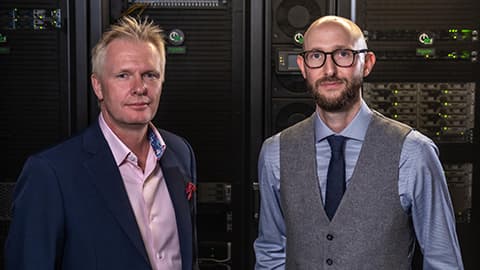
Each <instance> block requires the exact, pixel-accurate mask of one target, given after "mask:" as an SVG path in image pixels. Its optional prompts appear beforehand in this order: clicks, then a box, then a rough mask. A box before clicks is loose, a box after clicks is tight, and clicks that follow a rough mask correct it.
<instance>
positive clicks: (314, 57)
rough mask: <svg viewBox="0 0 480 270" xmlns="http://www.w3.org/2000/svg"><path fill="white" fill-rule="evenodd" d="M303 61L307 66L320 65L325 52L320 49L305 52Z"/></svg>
mask: <svg viewBox="0 0 480 270" xmlns="http://www.w3.org/2000/svg"><path fill="white" fill-rule="evenodd" d="M305 61H306V62H307V65H308V66H309V67H312V68H316V67H321V66H322V65H323V63H324V62H325V53H323V52H320V51H309V52H307V53H305Z"/></svg>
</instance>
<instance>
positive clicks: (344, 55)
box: [332, 49, 355, 67]
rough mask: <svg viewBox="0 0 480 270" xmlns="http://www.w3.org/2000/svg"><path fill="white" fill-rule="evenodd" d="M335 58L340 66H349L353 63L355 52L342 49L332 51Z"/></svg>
mask: <svg viewBox="0 0 480 270" xmlns="http://www.w3.org/2000/svg"><path fill="white" fill-rule="evenodd" d="M332 57H333V60H335V63H336V64H337V65H338V66H340V67H349V66H351V65H352V64H353V60H354V57H355V54H354V53H353V51H352V50H347V49H340V50H335V51H333V52H332Z"/></svg>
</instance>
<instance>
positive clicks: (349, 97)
mask: <svg viewBox="0 0 480 270" xmlns="http://www.w3.org/2000/svg"><path fill="white" fill-rule="evenodd" d="M327 81H342V82H343V83H344V84H345V88H344V89H342V91H341V94H340V96H339V97H336V98H328V97H327V96H325V95H323V94H322V93H321V92H320V91H318V90H317V89H318V88H319V87H320V84H321V83H323V82H327ZM362 84H363V78H362V77H360V76H359V77H354V78H352V80H351V81H348V80H347V79H340V78H337V77H328V78H324V79H319V80H317V81H315V84H312V83H310V82H307V87H308V89H309V90H310V93H311V94H312V96H313V98H314V99H315V103H316V104H317V106H318V107H319V108H320V109H322V110H324V111H327V112H340V111H346V110H348V109H349V108H350V107H351V106H352V105H353V104H355V103H356V102H357V101H359V100H360V87H361V86H362Z"/></svg>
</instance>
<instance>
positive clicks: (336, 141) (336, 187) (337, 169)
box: [325, 135, 346, 220]
mask: <svg viewBox="0 0 480 270" xmlns="http://www.w3.org/2000/svg"><path fill="white" fill-rule="evenodd" d="M345 139H346V138H345V137H343V136H336V135H332V136H329V137H327V140H328V143H329V144H330V148H331V149H332V157H331V158H330V164H329V165H328V174H327V195H326V198H325V212H326V213H327V216H328V218H329V219H330V220H331V219H332V218H333V216H334V215H335V211H336V210H337V207H338V205H339V204H340V201H341V200H342V196H343V193H344V192H345V157H344V155H343V148H344V145H345Z"/></svg>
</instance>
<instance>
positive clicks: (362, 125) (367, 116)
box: [314, 100, 372, 142]
mask: <svg viewBox="0 0 480 270" xmlns="http://www.w3.org/2000/svg"><path fill="white" fill-rule="evenodd" d="M361 102H362V104H361V106H360V110H359V111H358V113H357V115H355V117H354V118H353V120H352V122H350V124H348V125H347V127H346V128H345V129H344V130H342V131H341V132H340V133H338V134H337V133H335V132H333V131H332V130H331V129H330V128H329V127H328V126H327V125H326V124H325V123H324V122H323V121H322V119H321V118H320V116H319V115H318V112H316V113H315V117H314V126H315V141H316V142H319V141H321V140H323V139H325V138H326V137H328V136H330V135H334V134H336V135H342V136H345V137H347V138H349V139H354V140H359V141H363V140H364V138H365V134H366V133H367V129H368V125H369V124H370V120H371V119H372V111H371V110H370V108H368V106H367V104H366V103H365V101H363V100H362V101H361ZM317 110H318V108H317Z"/></svg>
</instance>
